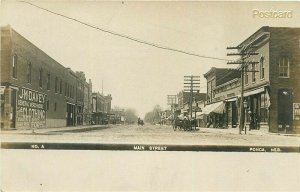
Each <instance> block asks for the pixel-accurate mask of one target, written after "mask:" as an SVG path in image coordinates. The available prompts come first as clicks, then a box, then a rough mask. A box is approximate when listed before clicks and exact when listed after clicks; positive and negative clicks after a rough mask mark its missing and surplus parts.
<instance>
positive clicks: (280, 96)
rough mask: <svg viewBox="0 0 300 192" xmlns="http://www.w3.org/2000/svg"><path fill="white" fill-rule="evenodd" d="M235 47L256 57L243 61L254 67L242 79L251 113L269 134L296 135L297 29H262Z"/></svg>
mask: <svg viewBox="0 0 300 192" xmlns="http://www.w3.org/2000/svg"><path fill="white" fill-rule="evenodd" d="M238 47H241V48H244V49H245V50H246V51H253V52H256V53H258V55H252V56H250V57H249V58H248V59H247V60H248V61H257V62H258V64H252V65H248V70H249V71H252V72H246V73H245V76H244V78H245V82H244V83H245V84H244V86H245V94H246V100H247V101H248V104H249V110H250V111H251V113H253V114H256V116H257V121H258V122H259V123H260V124H265V125H268V127H269V131H270V132H299V131H300V130H299V129H300V127H299V126H300V121H299V120H300V117H299V115H297V114H298V110H299V107H298V106H299V103H300V77H299V72H300V64H299V63H300V28H287V27H267V26H265V27H262V28H260V29H259V30H258V31H256V32H255V33H254V34H252V35H251V36H250V37H248V38H247V39H246V40H245V41H243V42H242V43H240V44H239V46H238ZM254 71H256V72H254ZM249 114H250V113H248V115H247V120H248V121H249Z"/></svg>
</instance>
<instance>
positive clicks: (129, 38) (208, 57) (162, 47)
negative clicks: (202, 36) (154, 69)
mask: <svg viewBox="0 0 300 192" xmlns="http://www.w3.org/2000/svg"><path fill="white" fill-rule="evenodd" d="M17 2H20V3H26V4H29V5H31V6H34V7H36V8H38V9H41V10H44V11H47V12H49V13H51V14H54V15H58V16H61V17H64V18H66V19H69V20H72V21H75V22H77V23H80V24H82V25H85V26H88V27H91V28H94V29H96V30H99V31H102V32H105V33H109V34H111V35H115V36H119V37H122V38H125V39H128V40H131V41H135V42H137V43H141V44H145V45H148V46H152V47H155V48H159V49H164V50H168V51H173V52H178V53H182V54H186V55H191V56H195V57H201V58H206V59H214V60H220V61H229V60H228V59H224V58H218V57H211V56H205V55H199V54H197V53H192V52H188V51H184V50H179V49H175V48H170V47H165V46H163V45H159V44H155V43H151V42H148V41H145V40H140V39H137V38H135V37H132V36H129V35H124V34H121V33H118V32H114V31H111V30H108V29H104V28H100V27H97V26H94V25H92V24H88V23H86V22H84V21H80V20H78V19H75V18H72V17H69V16H66V15H64V14H61V13H57V12H54V11H51V10H49V9H46V8H43V7H41V6H38V5H35V4H33V3H31V2H27V1H17Z"/></svg>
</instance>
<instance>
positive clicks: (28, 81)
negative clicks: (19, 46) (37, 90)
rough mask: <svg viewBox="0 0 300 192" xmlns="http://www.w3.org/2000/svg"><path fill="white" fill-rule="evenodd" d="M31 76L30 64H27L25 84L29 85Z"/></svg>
mask: <svg viewBox="0 0 300 192" xmlns="http://www.w3.org/2000/svg"><path fill="white" fill-rule="evenodd" d="M31 74H32V64H31V63H28V65H27V83H31Z"/></svg>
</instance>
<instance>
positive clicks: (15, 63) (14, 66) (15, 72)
mask: <svg viewBox="0 0 300 192" xmlns="http://www.w3.org/2000/svg"><path fill="white" fill-rule="evenodd" d="M12 67H13V70H12V72H13V74H12V76H13V78H17V68H18V56H17V55H14V56H13V63H12Z"/></svg>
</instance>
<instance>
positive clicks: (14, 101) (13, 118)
mask: <svg viewBox="0 0 300 192" xmlns="http://www.w3.org/2000/svg"><path fill="white" fill-rule="evenodd" d="M16 113H17V91H16V90H15V89H12V90H11V112H10V127H11V128H16Z"/></svg>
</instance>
